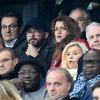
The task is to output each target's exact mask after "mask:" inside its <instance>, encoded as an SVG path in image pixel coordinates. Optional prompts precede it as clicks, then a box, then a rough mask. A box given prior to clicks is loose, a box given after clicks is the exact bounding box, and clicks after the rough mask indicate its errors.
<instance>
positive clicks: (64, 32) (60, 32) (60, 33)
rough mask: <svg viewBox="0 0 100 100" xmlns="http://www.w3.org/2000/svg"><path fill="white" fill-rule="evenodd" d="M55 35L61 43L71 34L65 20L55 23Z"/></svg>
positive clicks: (57, 41)
mask: <svg viewBox="0 0 100 100" xmlns="http://www.w3.org/2000/svg"><path fill="white" fill-rule="evenodd" d="M54 35H55V40H56V43H61V42H62V41H64V40H65V39H66V37H67V36H68V35H69V30H68V29H67V28H66V27H65V26H64V23H63V21H57V22H56V23H55V29H54Z"/></svg>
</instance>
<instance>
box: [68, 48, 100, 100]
mask: <svg viewBox="0 0 100 100" xmlns="http://www.w3.org/2000/svg"><path fill="white" fill-rule="evenodd" d="M98 80H100V50H96V49H92V50H90V51H88V52H87V53H86V54H85V55H84V56H83V72H82V73H80V75H79V76H78V78H77V80H76V82H75V84H74V88H73V90H72V92H71V94H70V95H71V97H80V100H92V99H91V95H92V94H91V93H90V88H91V87H92V86H93V85H94V84H95V83H96V81H98Z"/></svg>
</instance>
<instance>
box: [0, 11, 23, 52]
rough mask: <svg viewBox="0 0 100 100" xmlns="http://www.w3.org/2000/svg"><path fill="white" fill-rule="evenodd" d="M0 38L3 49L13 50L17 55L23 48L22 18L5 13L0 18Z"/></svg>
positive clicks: (14, 14)
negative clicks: (0, 38)
mask: <svg viewBox="0 0 100 100" xmlns="http://www.w3.org/2000/svg"><path fill="white" fill-rule="evenodd" d="M0 21H1V23H0V27H1V36H2V39H3V42H4V46H5V47H10V48H13V49H14V50H15V51H16V53H18V51H19V48H20V47H22V46H24V43H25V36H24V35H23V34H21V27H22V24H23V22H22V18H21V16H20V15H19V14H17V13H16V12H7V13H5V14H4V15H3V16H1V20H0Z"/></svg>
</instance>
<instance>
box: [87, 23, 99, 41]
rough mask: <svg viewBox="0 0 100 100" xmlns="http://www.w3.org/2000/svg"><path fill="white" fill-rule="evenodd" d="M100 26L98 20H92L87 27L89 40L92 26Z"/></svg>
mask: <svg viewBox="0 0 100 100" xmlns="http://www.w3.org/2000/svg"><path fill="white" fill-rule="evenodd" d="M96 26H97V27H98V26H100V23H97V22H92V23H91V24H89V25H88V26H87V28H86V38H87V40H88V41H89V35H88V34H90V32H89V31H90V30H91V28H92V27H96Z"/></svg>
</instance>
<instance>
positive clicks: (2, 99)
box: [0, 80, 23, 100]
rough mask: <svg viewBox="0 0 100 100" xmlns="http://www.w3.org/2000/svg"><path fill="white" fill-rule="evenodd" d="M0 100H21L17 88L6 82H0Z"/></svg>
mask: <svg viewBox="0 0 100 100" xmlns="http://www.w3.org/2000/svg"><path fill="white" fill-rule="evenodd" d="M0 100H23V99H22V97H21V96H20V93H19V91H18V90H17V88H16V87H15V86H14V85H13V84H12V83H11V82H10V81H7V80H3V81H0Z"/></svg>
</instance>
